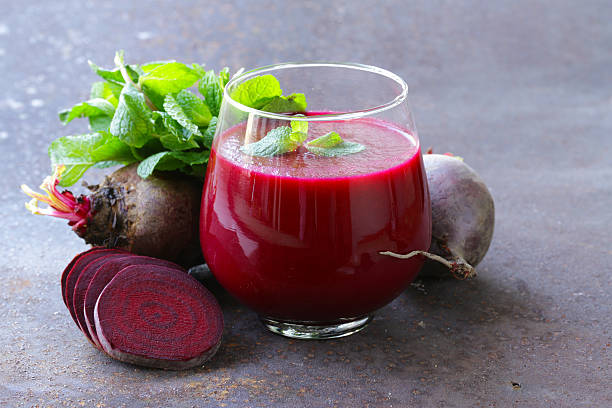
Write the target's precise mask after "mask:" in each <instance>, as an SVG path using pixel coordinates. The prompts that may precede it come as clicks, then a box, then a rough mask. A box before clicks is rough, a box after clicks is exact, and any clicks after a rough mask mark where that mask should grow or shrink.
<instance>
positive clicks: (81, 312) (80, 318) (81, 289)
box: [72, 253, 134, 347]
mask: <svg viewBox="0 0 612 408" xmlns="http://www.w3.org/2000/svg"><path fill="white" fill-rule="evenodd" d="M133 256H134V255H132V254H125V253H112V254H108V253H107V254H106V255H104V256H102V257H100V258H97V259H95V260H93V261H91V262H89V263H88V264H87V266H86V267H85V268H83V269H82V270H81V273H80V274H79V277H78V279H77V281H76V283H75V285H74V290H73V292H72V310H73V311H74V314H75V317H76V323H77V325H78V326H79V328H80V329H81V331H82V332H83V334H85V336H86V337H87V339H89V341H91V342H92V343H93V344H94V345H95V346H96V347H97V346H98V344H97V343H96V342H95V341H93V339H92V337H91V335H90V334H89V330H87V324H86V323H85V309H84V307H83V304H84V300H85V292H86V291H87V287H88V286H89V283H90V282H91V279H92V278H93V276H94V275H95V274H96V271H98V269H99V268H106V264H107V262H110V261H111V260H113V259H118V258H126V257H127V258H128V259H130V258H132V257H133Z"/></svg>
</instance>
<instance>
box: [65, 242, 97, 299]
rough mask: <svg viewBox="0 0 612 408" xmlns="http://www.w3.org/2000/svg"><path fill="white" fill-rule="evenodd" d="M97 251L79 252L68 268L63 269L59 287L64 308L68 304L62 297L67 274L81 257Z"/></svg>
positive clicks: (94, 248)
mask: <svg viewBox="0 0 612 408" xmlns="http://www.w3.org/2000/svg"><path fill="white" fill-rule="evenodd" d="M97 249H101V247H93V248H91V249H88V250H87V251H85V252H81V253H80V254H78V255H77V256H75V257H74V258H72V261H70V263H69V264H68V266H67V267H66V268H65V269H64V272H62V279H61V286H62V300H63V301H64V304H65V305H66V307H68V304H67V303H66V296H64V291H65V289H66V279H67V278H68V274H69V273H70V270H71V269H72V267H73V266H74V264H75V263H76V262H77V261H78V260H79V259H81V257H83V256H84V255H86V254H88V253H90V252H92V251H95V250H97Z"/></svg>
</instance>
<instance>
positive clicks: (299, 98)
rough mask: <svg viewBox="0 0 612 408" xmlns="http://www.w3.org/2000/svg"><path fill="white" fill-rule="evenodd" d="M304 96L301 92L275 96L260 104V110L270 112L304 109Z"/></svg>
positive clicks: (293, 111) (292, 111)
mask: <svg viewBox="0 0 612 408" xmlns="http://www.w3.org/2000/svg"><path fill="white" fill-rule="evenodd" d="M306 106H307V103H306V97H305V96H304V94H301V93H293V94H291V95H289V96H276V97H274V98H273V99H272V100H271V101H270V102H268V103H266V104H265V105H264V106H262V108H261V110H262V111H266V112H272V113H295V112H305V111H306Z"/></svg>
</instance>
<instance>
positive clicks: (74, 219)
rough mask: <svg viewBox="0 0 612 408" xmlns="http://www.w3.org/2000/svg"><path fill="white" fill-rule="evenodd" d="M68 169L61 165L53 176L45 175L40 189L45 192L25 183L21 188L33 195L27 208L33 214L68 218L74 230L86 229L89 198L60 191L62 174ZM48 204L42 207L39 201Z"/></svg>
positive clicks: (89, 205)
mask: <svg viewBox="0 0 612 408" xmlns="http://www.w3.org/2000/svg"><path fill="white" fill-rule="evenodd" d="M65 170H66V166H64V165H60V166H56V167H55V171H54V172H53V175H52V176H48V177H45V179H44V181H43V183H42V184H41V185H40V189H41V190H43V191H44V192H45V193H46V195H45V194H41V193H37V192H35V191H34V190H32V189H31V188H30V187H28V186H26V185H25V184H22V185H21V190H22V191H23V192H24V193H26V194H27V195H29V196H30V197H32V200H31V201H30V202H29V203H26V205H25V206H26V208H27V209H28V210H29V211H30V212H32V214H39V215H49V216H52V217H57V218H64V219H66V220H68V225H71V226H72V229H73V230H74V231H79V230H83V229H85V227H86V226H87V220H88V219H89V218H90V217H91V203H90V201H89V198H87V197H86V196H84V195H81V196H79V197H78V198H75V197H74V195H73V194H72V193H71V192H70V191H68V190H64V191H62V192H60V191H59V190H58V189H57V185H58V184H59V182H60V180H61V177H62V174H63V173H64V171H65ZM39 201H42V202H43V203H46V204H48V207H47V208H40V207H39V206H38V202H39Z"/></svg>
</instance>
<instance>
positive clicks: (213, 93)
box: [198, 70, 223, 116]
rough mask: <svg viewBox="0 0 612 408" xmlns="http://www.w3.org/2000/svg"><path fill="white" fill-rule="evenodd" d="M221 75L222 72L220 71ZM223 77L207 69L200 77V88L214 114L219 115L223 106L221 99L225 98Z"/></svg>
mask: <svg viewBox="0 0 612 408" xmlns="http://www.w3.org/2000/svg"><path fill="white" fill-rule="evenodd" d="M219 75H221V73H219ZM222 85H223V79H222V78H221V77H217V76H216V75H215V71H213V70H210V71H207V72H206V74H204V76H203V77H202V79H200V83H199V84H198V90H199V91H200V93H201V94H202V96H203V97H204V100H205V101H206V104H207V105H208V107H209V108H210V112H211V113H212V114H213V115H214V116H219V109H220V108H221V100H222V99H223V86H222Z"/></svg>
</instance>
